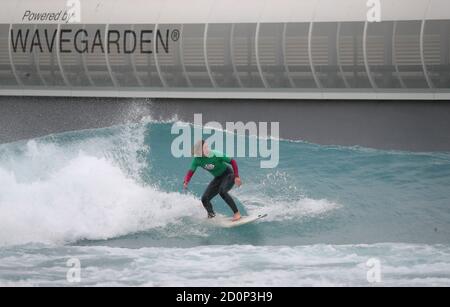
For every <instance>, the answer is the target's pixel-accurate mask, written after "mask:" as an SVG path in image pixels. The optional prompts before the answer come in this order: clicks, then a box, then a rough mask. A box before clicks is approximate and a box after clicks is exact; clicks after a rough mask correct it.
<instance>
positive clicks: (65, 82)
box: [56, 23, 72, 87]
mask: <svg viewBox="0 0 450 307" xmlns="http://www.w3.org/2000/svg"><path fill="white" fill-rule="evenodd" d="M56 33H57V34H56V35H57V38H56V39H57V45H56V60H57V62H58V66H59V71H60V72H61V77H62V79H63V81H64V84H65V85H66V86H67V87H72V85H71V84H70V82H69V79H67V76H66V74H65V72H64V68H63V65H62V62H61V55H60V53H61V52H60V50H59V47H60V38H61V24H60V23H59V24H58V29H57V32H56Z"/></svg>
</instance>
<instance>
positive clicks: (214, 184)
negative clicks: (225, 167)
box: [202, 178, 221, 218]
mask: <svg viewBox="0 0 450 307" xmlns="http://www.w3.org/2000/svg"><path fill="white" fill-rule="evenodd" d="M220 183H221V181H220V180H217V178H214V179H213V181H211V182H210V184H209V185H208V187H207V188H206V190H205V192H204V193H203V196H202V204H203V207H205V209H206V211H207V212H208V217H210V218H211V217H214V216H216V214H215V213H214V209H213V206H212V204H211V200H212V199H213V198H214V197H216V195H217V194H219V189H220Z"/></svg>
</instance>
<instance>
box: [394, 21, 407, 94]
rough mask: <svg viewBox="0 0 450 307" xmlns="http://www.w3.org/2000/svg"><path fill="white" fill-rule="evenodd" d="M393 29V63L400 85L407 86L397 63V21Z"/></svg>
mask: <svg viewBox="0 0 450 307" xmlns="http://www.w3.org/2000/svg"><path fill="white" fill-rule="evenodd" d="M392 31H393V34H392V64H393V65H394V68H395V72H396V74H397V78H398V81H399V82H400V86H401V87H402V88H406V84H405V82H404V81H403V78H402V76H401V73H400V70H399V68H398V64H397V49H396V48H395V47H396V44H395V42H396V37H397V21H394V27H393V29H392Z"/></svg>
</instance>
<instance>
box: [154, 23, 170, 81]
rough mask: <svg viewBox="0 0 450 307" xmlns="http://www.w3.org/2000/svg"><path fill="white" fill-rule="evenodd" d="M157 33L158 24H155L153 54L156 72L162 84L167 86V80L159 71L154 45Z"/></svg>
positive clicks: (155, 45)
mask: <svg viewBox="0 0 450 307" xmlns="http://www.w3.org/2000/svg"><path fill="white" fill-rule="evenodd" d="M157 33H158V24H156V25H155V31H154V33H153V55H154V56H155V66H156V71H157V72H158V75H159V79H160V80H161V83H162V86H163V87H168V86H167V82H166V80H165V79H164V77H163V75H162V73H161V68H160V67H159V60H158V53H157V52H156V47H157V43H156V40H157V39H158V36H157Z"/></svg>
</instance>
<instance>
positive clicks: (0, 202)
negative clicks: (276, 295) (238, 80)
mask: <svg viewBox="0 0 450 307" xmlns="http://www.w3.org/2000/svg"><path fill="white" fill-rule="evenodd" d="M171 126H172V124H171V123H158V122H143V123H140V124H130V125H125V126H118V127H112V128H106V129H96V130H86V131H76V132H71V133H65V134H60V135H51V136H48V137H44V138H40V139H35V140H28V141H23V142H17V143H11V144H4V145H0V284H2V285H68V284H67V281H66V280H65V272H66V271H67V267H66V266H65V261H67V259H69V258H71V257H77V258H80V259H81V263H82V266H83V267H85V269H84V271H83V272H84V278H83V279H82V283H81V285H121V284H123V285H210V284H214V285H220V284H221V283H220V282H217V281H218V280H219V281H220V280H222V281H223V284H227V283H228V284H231V285H236V284H238V285H368V283H367V280H366V271H367V266H366V261H367V260H368V259H370V258H371V257H375V258H377V259H379V260H380V261H381V264H382V270H383V274H384V275H383V282H382V283H381V284H380V285H386V286H390V285H447V286H448V285H450V189H449V188H450V154H449V153H409V152H389V151H379V150H372V149H366V148H348V147H338V146H320V145H315V144H309V143H305V142H291V141H287V140H286V141H284V140H281V141H280V142H279V144H280V163H279V166H278V167H277V168H275V169H261V168H260V167H259V165H260V160H261V159H258V158H237V161H238V164H239V167H240V173H241V176H242V179H243V181H244V185H243V187H241V188H239V189H234V190H233V191H232V194H233V196H234V197H236V199H238V203H239V207H240V208H241V210H242V211H243V212H246V213H249V214H258V213H267V214H268V215H269V216H268V218H266V219H264V220H261V221H260V222H258V223H255V224H251V225H246V226H243V227H239V228H234V229H221V228H218V227H215V226H214V225H211V223H208V222H207V221H205V212H204V209H203V208H202V206H201V204H200V202H199V200H198V199H199V197H200V196H201V193H202V191H203V190H204V188H205V186H206V184H207V183H208V182H209V180H210V179H211V178H210V175H208V174H206V172H204V171H202V170H199V171H198V172H197V173H196V175H195V177H194V178H193V181H192V184H191V186H190V191H189V192H183V191H182V187H181V186H182V179H183V176H184V174H185V172H186V170H187V168H188V166H189V163H190V160H189V159H185V158H182V159H176V158H174V157H173V156H172V155H171V153H170V145H171V142H172V140H173V138H175V137H176V136H173V135H171V134H170V129H171ZM214 205H215V209H216V211H218V212H219V213H222V214H230V213H231V212H229V209H228V208H227V206H226V205H225V204H224V203H223V202H222V201H221V200H219V199H217V200H215V202H214ZM205 263H206V264H207V265H204V264H205ZM215 264H216V265H217V268H216V269H213V270H212V269H211V268H212V267H216V266H215ZM231 270H240V271H242V272H244V276H245V278H240V279H238V280H237V279H236V277H234V276H233V275H232V274H230V271H231ZM193 272H195V273H193ZM108 274H109V275H108ZM264 276H271V278H267V277H264ZM213 280H215V281H216V282H213Z"/></svg>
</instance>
